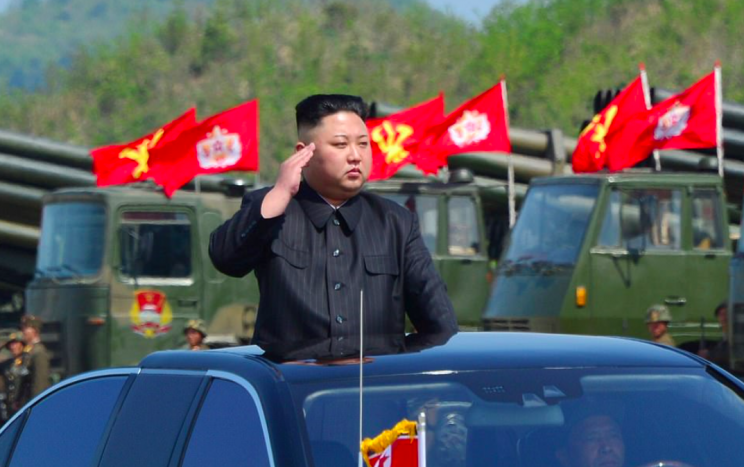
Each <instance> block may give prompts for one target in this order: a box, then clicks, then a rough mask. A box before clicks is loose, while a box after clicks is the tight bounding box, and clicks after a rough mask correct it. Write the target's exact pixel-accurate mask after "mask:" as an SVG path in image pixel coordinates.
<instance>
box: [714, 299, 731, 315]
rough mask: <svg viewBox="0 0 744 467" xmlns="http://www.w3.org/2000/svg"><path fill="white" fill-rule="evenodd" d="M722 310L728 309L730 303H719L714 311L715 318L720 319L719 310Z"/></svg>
mask: <svg viewBox="0 0 744 467" xmlns="http://www.w3.org/2000/svg"><path fill="white" fill-rule="evenodd" d="M721 308H723V309H724V310H725V309H728V302H727V301H726V300H724V301H722V302H721V303H719V304H718V306H716V307H715V309H713V316H714V317H716V318H717V317H718V310H720V309H721Z"/></svg>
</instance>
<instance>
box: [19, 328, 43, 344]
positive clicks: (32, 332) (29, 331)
mask: <svg viewBox="0 0 744 467" xmlns="http://www.w3.org/2000/svg"><path fill="white" fill-rule="evenodd" d="M21 332H23V338H24V339H26V342H28V343H32V342H33V341H35V340H36V338H37V337H38V336H39V331H37V330H36V328H33V327H31V326H24V327H23V329H21Z"/></svg>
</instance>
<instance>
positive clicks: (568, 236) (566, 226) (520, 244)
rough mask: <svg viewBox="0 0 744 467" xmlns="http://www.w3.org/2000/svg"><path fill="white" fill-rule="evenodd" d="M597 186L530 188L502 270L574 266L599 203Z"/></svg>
mask: <svg viewBox="0 0 744 467" xmlns="http://www.w3.org/2000/svg"><path fill="white" fill-rule="evenodd" d="M598 190H599V188H598V187H597V186H596V185H547V186H540V185H538V186H534V187H532V188H530V191H529V193H528V194H527V198H526V199H525V201H524V205H523V206H522V209H521V210H520V213H519V219H518V221H517V224H516V226H515V227H514V231H513V232H512V234H511V237H510V243H509V248H508V250H507V252H506V254H505V257H504V261H502V264H501V266H502V268H510V267H514V266H519V265H523V266H524V265H533V266H534V265H541V264H544V265H566V266H573V265H574V264H575V263H576V257H577V255H578V253H579V250H580V248H581V243H582V240H583V238H584V234H585V233H586V228H587V225H588V224H589V218H590V216H591V214H592V210H593V209H594V205H595V202H596V200H597V193H598Z"/></svg>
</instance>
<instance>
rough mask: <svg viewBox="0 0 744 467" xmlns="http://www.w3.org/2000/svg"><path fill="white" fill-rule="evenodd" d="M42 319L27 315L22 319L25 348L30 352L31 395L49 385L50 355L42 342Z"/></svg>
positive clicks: (40, 391) (36, 393)
mask: <svg viewBox="0 0 744 467" xmlns="http://www.w3.org/2000/svg"><path fill="white" fill-rule="evenodd" d="M41 324H42V323H41V319H40V318H38V317H36V316H33V315H25V316H24V317H23V318H22V319H21V331H23V337H24V339H25V340H26V347H25V348H24V349H23V351H24V352H26V353H27V354H28V371H29V377H30V379H31V397H36V396H37V395H39V394H41V393H42V392H43V391H44V390H45V389H46V388H48V387H49V381H50V379H49V378H50V360H51V358H50V356H49V351H47V349H46V347H44V344H42V343H41Z"/></svg>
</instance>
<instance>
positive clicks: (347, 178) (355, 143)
mask: <svg viewBox="0 0 744 467" xmlns="http://www.w3.org/2000/svg"><path fill="white" fill-rule="evenodd" d="M300 139H301V140H302V142H301V143H298V144H297V147H298V149H299V148H302V147H304V145H306V144H310V143H315V154H314V155H313V157H312V158H311V159H310V161H309V162H308V165H307V167H305V169H304V171H303V173H304V175H305V180H306V181H307V182H308V184H310V186H311V187H312V188H313V189H314V190H316V191H317V192H318V193H320V194H321V195H323V196H324V197H325V198H327V199H328V200H329V201H340V202H343V201H345V200H347V199H349V198H351V197H352V196H354V195H356V194H357V193H359V191H361V189H362V187H363V186H364V182H365V181H366V180H367V177H368V176H369V172H370V168H371V166H372V148H371V147H370V144H369V134H368V132H367V125H365V124H364V121H363V120H362V119H361V118H360V117H359V116H358V115H357V114H355V113H354V112H346V111H344V112H337V113H335V114H333V115H328V116H326V117H324V118H323V119H322V120H321V121H320V124H318V126H316V127H314V128H312V129H309V130H303V131H301V133H300Z"/></svg>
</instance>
